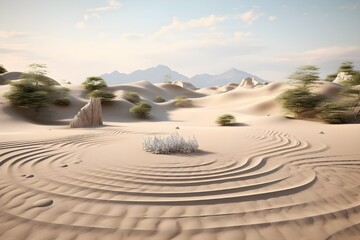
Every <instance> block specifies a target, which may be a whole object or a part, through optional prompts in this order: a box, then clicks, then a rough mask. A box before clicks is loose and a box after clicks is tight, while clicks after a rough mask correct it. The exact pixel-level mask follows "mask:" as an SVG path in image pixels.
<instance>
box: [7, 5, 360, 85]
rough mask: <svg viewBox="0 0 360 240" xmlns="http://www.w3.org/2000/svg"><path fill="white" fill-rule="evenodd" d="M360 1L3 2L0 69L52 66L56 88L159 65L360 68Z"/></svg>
mask: <svg viewBox="0 0 360 240" xmlns="http://www.w3.org/2000/svg"><path fill="white" fill-rule="evenodd" d="M359 29H360V0H348V1H344V0H342V1H339V0H331V1H324V0H313V1H309V0H302V1H294V0H293V1H285V0H272V1H270V0H269V1H240V0H168V1H164V0H77V1H71V0H62V1H55V0H49V1H44V0H31V1H28V0H1V1H0V64H3V65H4V66H5V67H6V68H7V69H8V70H10V71H24V70H26V66H27V65H29V64H30V63H33V62H37V63H46V64H47V65H48V68H49V69H48V70H49V75H50V76H51V77H54V78H55V79H57V80H62V79H64V80H70V81H73V82H78V83H79V82H81V81H83V80H84V78H86V77H87V76H90V75H100V74H103V73H106V72H112V71H114V70H119V71H120V72H131V71H134V70H137V69H145V68H148V67H152V66H156V65H158V64H164V65H168V66H169V67H170V68H172V69H174V70H177V71H179V72H181V73H183V74H185V75H187V76H189V77H191V76H193V75H195V74H198V73H210V74H216V73H221V72H224V71H226V70H228V69H230V68H233V67H235V68H238V69H240V70H243V71H247V72H250V73H253V74H256V75H258V76H260V77H261V78H264V79H268V80H273V81H274V80H284V79H286V77H287V76H288V75H289V74H290V73H291V72H292V71H293V70H294V69H295V68H296V67H298V66H299V65H303V64H314V65H317V66H319V67H320V68H321V75H322V76H325V75H327V74H329V73H332V72H334V71H336V69H337V67H338V66H339V64H340V63H341V62H343V61H353V62H354V64H355V67H356V68H357V69H360V31H359Z"/></svg>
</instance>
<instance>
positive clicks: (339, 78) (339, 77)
mask: <svg viewBox="0 0 360 240" xmlns="http://www.w3.org/2000/svg"><path fill="white" fill-rule="evenodd" d="M351 77H352V76H351V75H350V74H348V73H346V72H339V73H338V75H337V76H336V78H335V80H334V81H333V83H337V84H343V83H344V82H346V81H348V80H349V79H351Z"/></svg>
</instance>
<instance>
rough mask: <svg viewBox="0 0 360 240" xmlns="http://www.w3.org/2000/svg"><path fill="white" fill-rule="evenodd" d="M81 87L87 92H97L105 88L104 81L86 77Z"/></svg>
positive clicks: (98, 78)
mask: <svg viewBox="0 0 360 240" xmlns="http://www.w3.org/2000/svg"><path fill="white" fill-rule="evenodd" d="M82 86H83V87H84V88H85V89H86V90H88V91H94V90H99V89H101V88H105V87H107V85H106V82H105V80H104V79H102V78H101V77H88V78H87V79H86V80H85V81H84V82H83V83H82Z"/></svg>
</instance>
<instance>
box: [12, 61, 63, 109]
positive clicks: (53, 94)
mask: <svg viewBox="0 0 360 240" xmlns="http://www.w3.org/2000/svg"><path fill="white" fill-rule="evenodd" d="M46 74H47V67H46V65H45V64H37V63H33V64H30V65H29V71H28V72H26V73H24V74H23V75H22V79H21V80H18V81H12V82H11V83H10V84H11V90H10V91H9V92H7V93H6V94H5V97H6V98H8V99H9V100H10V103H11V104H13V105H14V106H17V107H19V108H24V109H28V110H30V111H32V112H33V113H35V115H37V114H38V113H39V112H41V111H43V110H45V109H46V108H48V107H49V105H50V103H53V102H54V101H56V99H59V98H65V97H66V95H67V92H68V90H67V89H66V88H61V87H57V86H56V82H55V81H53V80H51V79H49V78H48V77H46Z"/></svg>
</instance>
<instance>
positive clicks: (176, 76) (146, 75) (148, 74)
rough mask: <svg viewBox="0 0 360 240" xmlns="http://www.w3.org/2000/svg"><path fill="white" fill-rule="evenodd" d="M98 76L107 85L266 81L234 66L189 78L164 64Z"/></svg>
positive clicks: (206, 84)
mask: <svg viewBox="0 0 360 240" xmlns="http://www.w3.org/2000/svg"><path fill="white" fill-rule="evenodd" d="M167 76H168V77H167ZM100 77H102V78H104V79H105V81H106V82H107V84H108V85H119V84H125V83H130V82H136V81H141V80H147V81H149V82H151V83H159V82H164V81H186V82H191V83H192V84H194V85H195V86H196V87H210V86H219V85H224V84H227V83H232V82H235V83H240V81H241V80H242V79H243V78H247V77H253V78H255V79H256V80H257V81H258V82H267V81H265V80H263V79H261V78H259V77H257V76H255V75H253V74H250V73H247V72H243V71H240V70H238V69H236V68H232V69H230V70H229V71H226V72H224V73H222V74H218V75H210V74H199V75H195V76H194V77H192V78H189V77H187V76H185V75H183V74H180V73H178V72H176V71H174V70H172V69H170V68H169V67H167V66H164V65H158V66H157V67H152V68H148V69H145V70H137V71H134V72H132V73H129V74H126V73H120V72H119V71H114V72H112V73H106V74H103V75H101V76H100Z"/></svg>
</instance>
